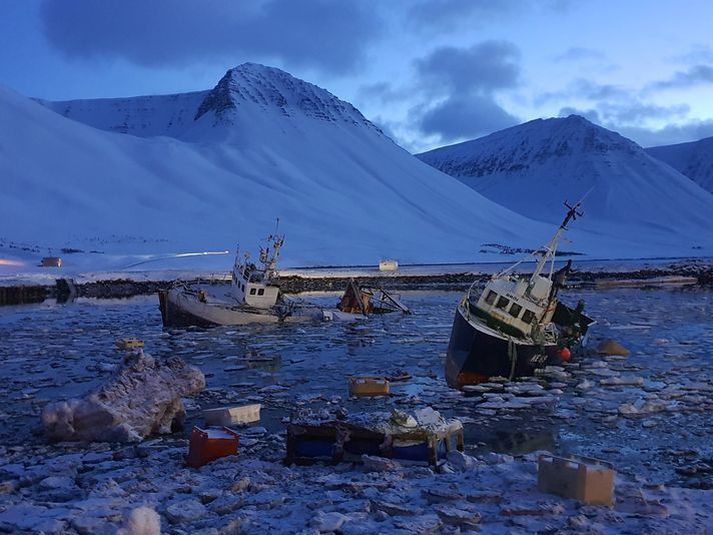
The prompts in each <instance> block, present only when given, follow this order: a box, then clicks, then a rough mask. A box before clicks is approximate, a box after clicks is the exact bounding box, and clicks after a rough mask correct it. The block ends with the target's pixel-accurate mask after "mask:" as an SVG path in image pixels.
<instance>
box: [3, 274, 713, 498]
mask: <svg viewBox="0 0 713 535" xmlns="http://www.w3.org/2000/svg"><path fill="white" fill-rule="evenodd" d="M460 296H461V294H460V293H458V292H433V291H412V292H403V293H402V299H403V301H404V302H405V304H406V305H407V306H409V307H410V308H411V309H412V310H413V311H414V312H415V313H414V314H413V315H411V316H397V317H393V316H392V317H382V318H372V319H370V320H369V321H365V322H357V323H351V324H344V323H317V324H303V325H274V326H249V327H230V328H217V329H212V330H187V331H171V332H165V331H163V329H162V327H161V320H160V314H159V311H158V306H157V299H156V298H155V297H137V298H132V299H127V300H79V301H77V302H75V303H72V304H67V305H56V304H52V303H45V304H41V305H25V306H18V307H3V308H0V340H1V341H2V343H1V344H0V364H1V366H0V418H1V419H2V424H3V425H2V428H1V429H0V443H2V444H19V443H22V442H25V441H28V440H29V441H41V440H43V439H42V436H41V434H39V433H38V430H39V414H40V412H41V409H42V407H43V406H44V404H45V403H46V402H47V401H50V400H55V399H58V398H65V397H69V396H75V395H81V394H83V393H85V392H87V391H88V390H90V389H91V388H93V387H95V386H96V385H97V384H99V382H101V381H103V380H105V379H106V378H107V377H109V376H110V375H111V371H109V370H108V369H107V367H108V366H110V365H111V364H116V363H118V362H119V361H120V359H121V354H120V353H119V352H118V351H116V350H115V349H114V342H115V340H116V339H117V338H120V337H127V336H131V337H138V338H141V339H143V340H144V341H145V342H146V351H147V352H148V353H150V354H152V355H154V356H162V355H176V354H178V355H181V356H182V357H183V358H185V359H186V360H188V361H189V362H191V363H192V364H194V365H196V366H198V367H200V368H201V369H202V370H203V372H204V373H205V374H206V376H207V389H206V391H205V392H203V393H202V394H200V395H199V396H197V398H195V399H194V403H191V404H189V405H188V410H189V418H190V419H191V422H193V421H196V422H197V421H199V420H198V417H199V415H200V409H203V408H210V407H213V406H219V405H222V404H226V403H230V404H240V403H250V402H260V403H262V404H263V421H262V423H261V425H263V426H265V427H267V428H268V429H269V430H270V431H273V432H275V431H278V430H280V429H282V428H284V423H283V422H282V419H283V418H284V417H285V416H286V415H288V414H289V412H290V411H291V410H293V409H294V408H295V407H296V406H299V405H307V406H311V407H314V408H319V407H323V406H325V404H327V403H328V402H334V403H341V404H343V405H344V406H346V407H347V408H348V409H349V410H350V411H362V410H390V409H391V408H392V407H400V408H403V409H405V410H409V409H411V408H413V407H416V406H420V405H423V404H428V405H431V406H433V407H434V408H436V409H438V410H441V411H442V412H444V413H446V414H448V415H454V416H459V417H464V418H465V421H466V422H467V424H466V441H467V443H468V445H469V447H470V448H472V449H478V450H495V451H500V452H509V453H513V454H519V453H524V452H528V451H533V450H537V449H549V450H555V451H561V452H575V453H581V454H588V455H593V456H596V457H600V458H605V459H608V460H611V461H613V462H614V463H615V464H616V465H617V467H618V468H619V469H620V470H623V471H628V472H631V473H638V474H641V475H643V476H645V477H647V478H649V479H653V480H655V481H666V482H673V481H676V482H679V483H684V484H686V483H688V484H692V485H705V484H706V482H707V481H710V473H707V474H706V472H705V466H706V463H709V462H711V458H712V457H713V451H712V450H713V445H712V444H711V443H712V442H713V441H712V440H711V435H710V430H711V424H713V418H712V417H711V409H712V408H713V406H712V405H711V398H712V397H713V382H712V381H713V379H712V376H711V371H710V368H711V364H712V363H713V356H712V355H711V347H712V345H713V319H712V318H713V290H711V289H702V288H700V287H695V288H684V289H650V290H642V289H612V290H606V291H602V290H596V291H595V290H579V291H576V292H569V293H568V294H567V295H566V296H565V300H568V301H571V302H576V300H577V299H580V298H582V299H584V300H585V301H586V303H587V313H588V314H589V315H590V316H591V317H593V318H596V319H597V321H598V325H597V327H596V328H595V330H594V331H593V333H592V340H591V342H592V345H596V343H597V342H598V341H599V340H601V339H603V338H610V337H611V338H615V339H617V340H619V341H620V342H621V343H622V344H623V345H625V346H626V347H627V348H629V349H630V350H631V352H632V354H631V356H630V357H629V358H628V359H622V360H611V361H609V362H608V365H607V370H613V371H614V372H615V373H617V374H619V375H621V376H626V377H630V376H636V377H641V378H642V379H643V380H644V384H643V385H639V386H621V387H603V386H599V384H598V381H599V380H600V379H602V378H603V377H602V376H599V375H595V374H594V372H596V371H597V368H594V366H598V365H599V364H600V363H601V364H603V361H602V360H601V358H600V357H597V356H591V357H587V358H586V359H585V360H584V362H583V363H581V364H582V366H581V367H580V368H579V369H577V367H573V368H572V369H570V370H568V371H570V372H572V373H573V374H574V376H573V377H572V378H570V379H568V380H566V381H564V382H565V383H566V386H564V385H563V386H562V387H561V389H562V390H563V391H564V393H562V394H559V395H557V396H556V398H557V402H556V404H554V406H549V407H545V408H537V409H534V408H533V409H526V410H517V411H497V413H496V414H491V413H489V412H488V411H485V412H484V411H482V409H478V403H479V402H480V401H481V399H480V398H479V397H467V396H464V395H463V394H461V393H460V392H456V391H453V390H450V389H449V388H448V387H447V386H446V384H445V381H444V379H443V359H444V357H445V349H446V346H447V343H448V338H449V334H450V327H451V321H452V317H453V312H454V308H455V305H456V303H457V302H458V300H459V298H460ZM310 298H311V299H313V300H317V301H320V302H322V303H325V304H326V303H331V302H333V301H334V300H335V299H336V296H335V295H321V296H317V297H310ZM396 370H406V371H408V372H409V373H410V374H411V375H412V376H413V378H412V380H411V381H409V382H407V383H404V384H400V385H395V386H394V387H393V391H394V394H395V395H394V396H392V397H390V398H387V399H373V400H359V401H355V400H348V399H347V380H346V377H347V376H348V375H350V374H375V375H384V374H386V375H389V374H391V373H392V372H394V371H396ZM587 378H588V379H589V380H591V381H592V382H593V384H594V387H593V388H591V389H589V390H587V391H586V392H584V393H582V392H579V391H577V389H576V388H575V386H576V385H577V384H578V383H581V382H582V381H583V380H584V379H587ZM549 382H550V383H551V382H552V380H550V381H549ZM543 384H545V386H550V385H548V384H547V382H543ZM265 387H269V388H267V389H266V390H263V389H265ZM337 396H339V397H341V398H342V399H337ZM651 396H653V397H654V398H657V397H665V398H666V402H667V403H668V404H669V409H671V408H672V407H673V409H672V410H665V411H656V412H651V413H649V414H646V415H644V416H637V417H634V418H625V417H622V416H621V415H619V413H618V408H619V407H620V406H621V405H622V404H625V403H634V402H635V401H637V400H643V401H645V400H646V399H651ZM647 397H648V398H647ZM490 412H494V411H490ZM691 467H694V468H695V467H698V468H696V469H691ZM676 469H678V471H676ZM686 470H688V472H686Z"/></svg>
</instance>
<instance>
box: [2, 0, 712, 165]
mask: <svg viewBox="0 0 713 535" xmlns="http://www.w3.org/2000/svg"><path fill="white" fill-rule="evenodd" d="M0 6H1V8H2V17H0V84H2V85H5V86H8V87H10V88H12V89H14V90H16V91H18V92H20V93H23V94H25V95H27V96H32V97H40V98H45V99H53V100H61V99H71V98H95V97H118V96H129V95H142V94H160V93H177V92H184V91H192V90H200V89H208V88H211V87H213V86H214V85H215V83H216V82H217V81H218V80H219V79H220V78H221V76H222V75H223V74H224V72H225V70H226V69H228V68H230V67H233V66H235V65H238V64H240V63H243V62H246V61H252V62H258V63H264V64H268V65H273V66H276V67H280V68H283V69H285V70H287V71H288V72H290V73H292V74H293V75H295V76H298V77H300V78H303V79H305V80H308V81H310V82H313V83H315V84H317V85H319V86H321V87H324V88H326V89H328V90H329V91H331V92H332V93H334V94H336V95H337V96H339V97H340V98H342V99H345V100H348V101H350V102H352V103H353V104H355V105H356V106H357V107H358V108H359V109H360V110H361V111H362V112H363V113H364V114H365V115H366V116H367V118H369V119H371V120H372V121H374V122H375V123H377V124H378V125H379V126H381V127H382V128H383V129H384V130H385V131H386V132H387V133H388V134H389V135H391V136H392V137H394V138H395V140H396V141H397V142H399V143H400V144H402V145H403V146H404V147H405V148H407V149H408V150H411V151H419V150H425V149H428V148H432V147H436V146H439V145H443V144H447V143H452V142H455V141H461V140H465V139H471V138H475V137H479V136H482V135H485V134H488V133H490V132H493V131H495V130H499V129H501V128H505V127H508V126H512V125H514V124H518V123H520V122H523V121H527V120H531V119H535V118H537V117H550V116H558V115H568V114H569V113H580V114H582V115H584V116H586V117H587V118H589V119H590V120H593V121H594V122H596V123H598V124H601V125H603V126H605V127H607V128H611V129H614V130H617V131H619V132H620V133H622V134H624V135H626V136H628V137H631V138H632V139H634V140H635V141H637V142H638V143H640V144H642V145H644V146H650V145H657V144H668V143H676V142H681V141H690V140H694V139H699V138H701V137H706V136H713V37H712V36H713V33H712V32H711V21H713V2H710V1H707V0H685V1H680V2H673V1H667V2H664V1H651V0H648V1H646V0H618V1H612V0H600V1H594V0H589V1H587V0H541V1H534V0H532V1H528V0H420V1H411V2H397V1H377V0H363V1H347V0H341V1H336V0H335V1H329V0H263V1H257V0H256V1H252V2H249V1H235V0H204V1H190V0H154V1H146V0H122V1H115V2H110V1H95V0H3V1H2V3H1V4H0Z"/></svg>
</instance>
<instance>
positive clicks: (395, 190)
mask: <svg viewBox="0 0 713 535" xmlns="http://www.w3.org/2000/svg"><path fill="white" fill-rule="evenodd" d="M196 95H197V94H193V95H190V96H186V98H185V99H184V98H173V97H167V98H168V101H167V102H168V103H169V104H167V105H166V107H165V108H164V107H163V106H159V105H157V106H156V107H155V109H154V110H153V111H151V113H149V112H145V111H143V108H141V106H142V104H141V103H140V102H142V101H143V102H146V101H147V100H146V99H141V98H137V99H126V100H124V101H123V102H124V104H125V105H126V106H127V107H126V110H129V114H128V115H123V116H121V117H123V118H122V120H124V121H125V122H127V126H126V129H125V130H126V131H127V132H144V133H145V132H146V131H147V130H151V131H152V132H154V133H155V134H156V137H137V136H134V135H125V134H120V133H116V132H115V131H103V130H99V129H97V128H94V127H92V126H89V125H87V124H82V123H81V122H79V121H80V120H83V121H86V122H89V123H91V124H93V125H95V126H102V127H103V128H105V129H107V130H115V128H113V127H114V126H115V125H116V120H115V119H116V118H117V117H120V115H112V114H113V113H114V110H115V109H118V108H117V107H116V106H114V104H115V103H116V102H117V101H115V100H103V101H89V102H85V103H79V102H75V104H74V105H73V106H72V109H74V110H95V112H93V113H90V112H89V111H87V112H86V113H84V112H83V113H82V114H79V113H77V114H74V113H68V116H69V117H72V118H73V119H76V120H70V119H68V118H66V117H63V116H62V115H60V114H57V113H55V112H53V111H51V110H50V109H47V107H44V106H43V105H40V104H39V103H37V102H35V101H33V100H31V99H28V98H25V97H22V96H20V95H18V94H16V93H13V92H12V91H9V90H6V89H3V90H0V116H2V117H3V121H2V122H1V123H0V174H1V175H2V176H3V181H4V186H5V187H4V192H3V211H2V212H0V229H2V232H1V233H0V237H4V238H6V239H9V240H14V241H20V242H25V243H31V244H40V245H42V246H48V245H51V246H54V247H60V246H71V247H78V248H82V249H85V250H89V249H96V250H100V251H104V252H107V253H111V254H112V255H114V256H116V255H119V254H127V255H129V254H132V255H133V254H137V253H168V252H180V251H204V250H223V249H233V248H234V246H235V243H236V242H238V241H240V242H241V244H242V245H243V246H244V247H249V248H251V249H253V250H254V248H255V247H256V240H257V239H258V238H260V237H263V236H265V235H266V234H268V233H269V232H271V231H272V230H273V228H274V222H275V218H276V217H279V218H280V225H281V230H282V231H284V232H285V233H286V235H287V245H286V247H285V249H284V258H285V265H289V264H292V265H299V264H308V265H310V264H358V263H368V264H373V263H375V262H378V260H379V259H381V258H383V257H395V258H397V259H398V260H400V261H401V262H404V263H405V262H447V261H472V260H473V259H475V258H477V256H478V251H479V250H480V248H481V244H482V243H484V242H497V243H502V244H505V245H509V246H515V247H533V246H537V245H539V244H541V243H543V242H544V241H545V239H546V237H547V236H548V235H549V233H550V232H551V227H548V226H546V225H542V224H537V223H534V222H532V221H530V220H527V219H525V218H523V217H522V216H519V215H517V214H515V213H513V212H510V211H508V210H506V209H504V208H502V207H501V206H499V205H497V204H495V203H493V202H492V201H489V200H487V199H485V198H483V197H482V196H480V195H479V194H477V193H476V192H474V191H473V190H471V189H470V188H468V187H466V186H464V185H463V184H461V183H460V182H458V181H457V180H454V179H452V178H451V177H448V176H447V175H444V174H442V173H440V172H438V171H436V170H434V169H432V168H431V167H429V166H427V165H425V164H423V163H422V162H420V161H419V160H417V159H416V158H414V157H412V156H411V155H410V154H408V153H407V152H406V151H404V150H403V149H401V148H400V147H398V146H397V145H395V144H394V143H393V142H392V141H391V140H390V139H389V138H387V137H386V136H384V135H383V134H382V133H381V132H380V131H379V130H378V128H376V127H375V126H374V125H372V124H371V123H370V122H369V121H367V120H366V119H365V118H364V117H363V116H362V115H361V114H360V113H359V112H358V110H356V109H355V108H353V107H352V106H351V105H350V104H348V103H346V102H343V101H341V100H339V99H337V98H336V97H334V96H333V95H331V94H330V93H328V92H327V91H325V90H323V89H320V88H318V87H316V86H314V85H312V84H308V83H306V82H303V81H301V80H297V79H295V78H293V77H291V76H290V75H288V74H287V73H284V72H282V71H279V70H277V69H271V68H267V67H263V66H259V65H252V64H247V65H243V66H241V67H239V68H237V69H233V70H231V71H229V72H228V73H227V74H226V76H225V77H224V78H223V79H222V80H221V81H220V82H219V84H218V85H217V86H216V88H215V89H214V90H212V91H210V92H207V93H205V95H203V96H202V99H200V102H198V100H199V99H197V98H196V99H194V97H195V96H196ZM149 100H151V99H149ZM153 101H154V102H156V103H160V102H161V97H157V98H156V99H154V100H153ZM189 103H190V104H191V105H190V106H189ZM45 104H46V103H45ZM124 104H122V106H123V105H124ZM194 104H195V106H194ZM174 105H175V106H174ZM193 107H195V109H193ZM166 108H171V109H170V110H167V109H166ZM179 108H180V109H181V110H182V111H181V112H180V116H181V117H183V123H184V126H183V127H182V128H181V129H180V131H179V129H176V128H174V125H175V124H176V121H167V120H166V118H167V117H176V116H177V115H176V113H178V112H177V111H176V110H177V109H179ZM63 109H65V110H66V107H64V108H63ZM117 113H118V112H117ZM121 113H124V111H122V112H121ZM189 117H191V120H190V121H188V119H187V118H189ZM129 118H130V119H131V121H129V120H128V119H129ZM169 122H170V123H171V124H169ZM141 125H146V128H143V127H142V126H141ZM171 135H172V136H175V137H168V136H171ZM583 246H584V244H583ZM97 258H98V257H97ZM69 259H70V260H71V259H72V258H71V257H70V258H69ZM127 262H128V259H127ZM221 262H222V263H224V264H229V263H230V261H229V260H221ZM117 265H118V264H117ZM212 265H216V263H215V261H213V263H212Z"/></svg>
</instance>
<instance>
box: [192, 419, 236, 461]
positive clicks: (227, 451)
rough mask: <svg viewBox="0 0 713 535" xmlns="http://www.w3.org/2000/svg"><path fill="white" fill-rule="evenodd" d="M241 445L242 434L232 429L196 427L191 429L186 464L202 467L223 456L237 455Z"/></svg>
mask: <svg viewBox="0 0 713 535" xmlns="http://www.w3.org/2000/svg"><path fill="white" fill-rule="evenodd" d="M239 445H240V436H239V435H238V434H237V433H236V432H235V431H233V430H232V429H228V428H227V427H213V428H208V429H201V428H200V427H194V428H193V430H192V431H191V440H190V444H189V446H188V458H187V459H186V464H187V465H188V466H190V467H192V468H200V467H201V466H203V465H204V464H208V463H209V462H211V461H215V460H216V459H220V458H221V457H227V456H229V455H237V454H238V446H239Z"/></svg>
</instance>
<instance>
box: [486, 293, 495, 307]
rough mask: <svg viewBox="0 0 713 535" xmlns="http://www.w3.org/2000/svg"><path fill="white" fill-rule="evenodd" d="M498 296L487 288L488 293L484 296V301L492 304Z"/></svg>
mask: <svg viewBox="0 0 713 535" xmlns="http://www.w3.org/2000/svg"><path fill="white" fill-rule="evenodd" d="M497 296H498V294H496V293H495V292H494V291H492V290H489V291H488V295H486V296H485V302H486V303H488V304H489V305H492V304H493V303H494V302H495V298H496V297H497Z"/></svg>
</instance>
